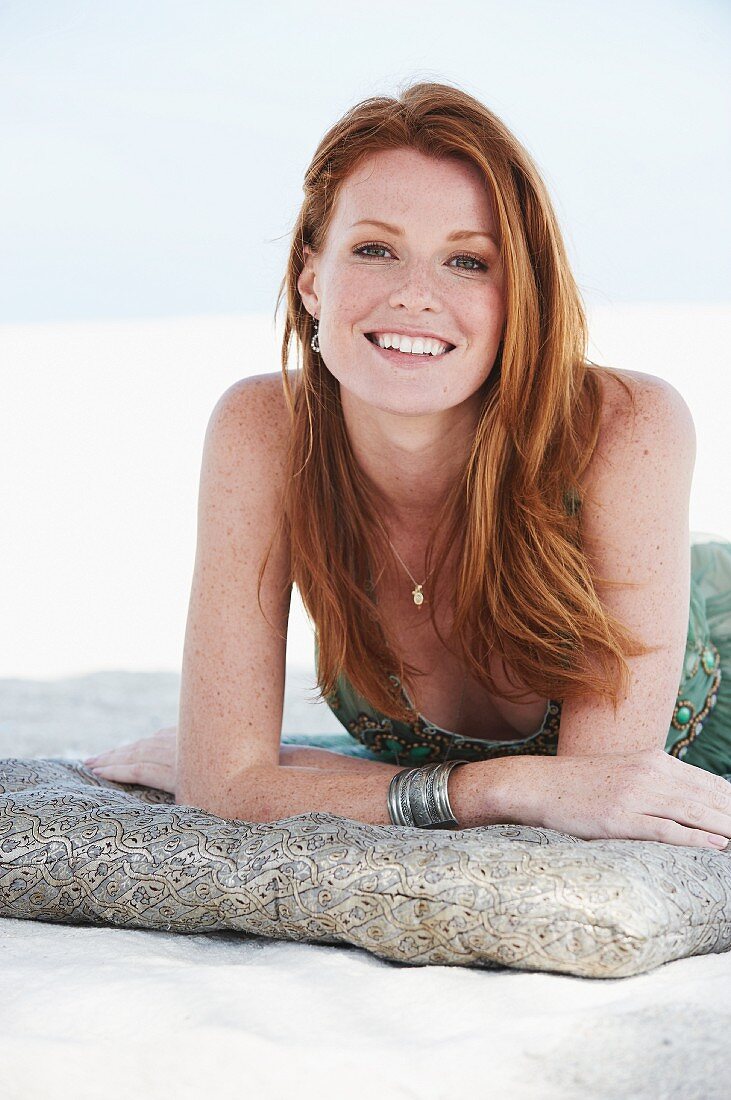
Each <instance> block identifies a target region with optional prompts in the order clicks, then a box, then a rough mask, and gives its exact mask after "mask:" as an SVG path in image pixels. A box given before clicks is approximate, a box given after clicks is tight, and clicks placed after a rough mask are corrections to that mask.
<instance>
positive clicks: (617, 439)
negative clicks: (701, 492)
mask: <svg viewBox="0 0 731 1100" xmlns="http://www.w3.org/2000/svg"><path fill="white" fill-rule="evenodd" d="M628 381H629V383H630V385H631V386H632V388H633V390H634V392H635V396H636V415H635V416H634V417H633V415H632V410H631V406H630V404H629V398H628V397H627V395H626V394H625V393H624V391H623V390H622V389H621V387H620V386H619V384H618V383H617V382H616V381H614V380H611V387H612V389H611V390H609V391H608V392H607V393H606V398H607V400H606V404H605V412H604V415H603V420H602V427H601V432H600V437H599V443H598V446H597V449H596V451H595V455H594V456H593V458H592V462H591V465H590V468H589V470H588V473H587V480H586V489H587V490H588V493H589V494H590V495H588V496H586V497H585V499H584V502H583V504H582V510H581V523H582V539H583V545H584V549H585V551H586V554H587V557H588V559H589V561H590V563H591V565H592V570H593V573H594V575H595V576H596V577H597V578H608V579H609V580H612V581H617V582H620V583H619V584H618V585H617V586H616V587H615V586H613V585H610V584H605V583H603V581H602V580H601V579H597V583H596V590H597V594H598V596H599V598H600V599H601V601H602V604H603V605H604V606H605V607H606V608H607V609H608V610H609V611H611V612H612V614H613V615H614V616H615V617H616V618H617V619H618V620H619V621H620V622H621V623H622V624H623V625H625V626H626V627H628V628H629V629H630V630H631V631H632V633H633V634H634V635H635V636H636V637H637V638H638V639H639V640H641V641H642V642H644V643H645V644H647V645H653V646H659V647H660V648H659V649H658V650H657V651H656V652H654V653H650V654H648V655H646V656H644V657H630V658H628V659H627V663H628V665H629V668H630V672H631V685H630V689H629V692H628V694H627V695H626V696H625V697H624V698H620V700H619V705H618V707H617V711H616V714H615V712H614V710H613V708H612V704H611V701H610V700H607V699H605V698H602V697H600V696H596V695H593V696H585V697H583V698H567V699H564V701H563V708H562V712H561V729H560V734H559V743H558V755H559V756H564V755H571V756H576V755H589V756H592V755H596V754H599V753H613V752H621V751H625V752H632V751H637V750H640V749H651V748H658V749H664V747H665V741H666V738H667V732H668V729H669V728H670V722H671V719H672V715H673V709H674V706H675V701H676V698H677V692H678V685H679V683H680V679H681V676H682V668H683V658H684V655H685V642H686V636H687V629H688V607H689V601H690V530H689V514H688V513H689V499H690V488H691V480H692V476H693V467H694V463H695V451H696V438H695V429H694V425H693V418H692V416H691V414H690V410H689V409H688V406H687V404H686V403H685V401H684V399H683V398H682V396H681V395H680V394H679V393H678V391H677V390H675V389H674V388H673V387H672V386H671V385H670V384H669V383H668V382H665V381H664V380H663V379H661V378H655V377H654V376H652V375H646V374H639V373H632V372H628ZM605 385H610V383H609V382H605ZM615 387H616V389H615ZM625 582H632V586H629V587H626V586H625Z"/></svg>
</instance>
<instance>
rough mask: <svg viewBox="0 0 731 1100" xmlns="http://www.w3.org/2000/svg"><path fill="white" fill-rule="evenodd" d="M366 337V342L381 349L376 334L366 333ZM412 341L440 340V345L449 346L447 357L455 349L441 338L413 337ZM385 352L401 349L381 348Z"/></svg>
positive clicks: (443, 353)
mask: <svg viewBox="0 0 731 1100" xmlns="http://www.w3.org/2000/svg"><path fill="white" fill-rule="evenodd" d="M389 331H390V330H389ZM364 335H365V338H366V340H370V342H371V343H372V344H374V345H375V346H376V347H377V348H381V345H380V344H379V343H378V341H377V340H376V334H375V332H366V333H364ZM411 339H412V340H438V341H439V343H440V344H446V345H447V348H446V351H443V352H442V355H447V354H448V353H449V352H450V351H453V350H454V348H455V345H454V344H450V343H449V341H448V340H443V339H442V337H441V336H412V337H411ZM384 350H388V351H398V350H399V349H398V348H388V349H384V348H381V351H384ZM406 354H408V355H410V354H411V352H407V353H406ZM432 358H433V359H439V358H440V356H438V355H435V356H432Z"/></svg>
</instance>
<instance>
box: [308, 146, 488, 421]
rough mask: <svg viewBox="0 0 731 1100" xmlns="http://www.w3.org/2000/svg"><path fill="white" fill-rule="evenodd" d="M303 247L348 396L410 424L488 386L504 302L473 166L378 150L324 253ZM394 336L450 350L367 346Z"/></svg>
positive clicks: (356, 175) (314, 307)
mask: <svg viewBox="0 0 731 1100" xmlns="http://www.w3.org/2000/svg"><path fill="white" fill-rule="evenodd" d="M374 219H375V221H376V222H381V223H388V227H387V226H386V225H384V224H380V225H378V224H374ZM356 223H361V224H356ZM462 233H464V234H465V235H464V236H463V237H460V239H455V238H456V236H457V234H462ZM307 251H308V257H307V262H306V265H305V269H304V271H303V272H302V274H301V276H300V280H299V283H298V286H299V290H300V293H301V295H302V299H303V302H304V304H305V306H306V308H307V309H308V310H309V312H310V313H311V314H312V315H313V316H316V317H318V318H319V322H320V324H319V339H320V349H321V355H322V359H323V362H324V363H325V365H326V366H327V368H328V370H329V371H330V372H331V373H332V374H333V375H334V377H335V378H337V380H338V381H339V383H340V386H341V394H342V396H343V397H344V396H345V394H343V392H342V391H343V390H346V391H349V397H352V398H353V399H354V400H355V402H356V404H357V401H358V400H360V401H363V402H366V403H367V404H368V405H370V406H372V407H375V408H378V409H381V410H383V411H387V412H391V413H400V414H402V415H412V416H413V415H420V414H421V415H424V414H428V413H435V412H440V411H443V410H445V409H448V408H452V407H453V406H456V405H459V404H460V403H462V402H464V401H466V400H467V399H468V398H470V397H471V396H472V395H473V394H475V392H476V391H477V390H478V389H479V388H480V387H481V386H482V384H483V383H484V381H485V379H486V378H487V377H488V375H489V374H490V371H491V370H492V367H493V364H494V361H495V357H496V354H497V350H498V346H499V344H500V339H501V336H502V334H503V327H504V321H505V295H504V285H503V270H502V264H501V262H500V254H499V248H498V233H497V228H496V222H495V217H494V212H493V208H492V202H491V198H490V195H489V193H488V191H487V189H486V187H485V184H484V182H483V179H482V176H481V174H480V173H479V171H478V170H477V169H476V168H475V167H474V166H473V165H472V164H469V163H465V162H462V161H458V160H449V159H440V160H437V159H434V158H432V157H427V156H424V155H423V154H422V153H419V152H417V151H416V150H414V149H409V148H399V149H393V150H387V151H384V152H379V153H376V154H373V156H371V157H369V158H368V160H367V161H365V162H363V164H361V165H360V166H359V168H357V169H356V170H355V171H354V172H353V173H352V175H351V176H350V177H349V178H348V179H347V180H346V181H345V182H344V183H343V185H342V187H341V190H340V193H339V195H338V198H337V201H336V203H335V208H334V211H333V217H332V221H331V223H330V227H329V230H328V233H327V239H326V241H325V245H324V247H323V248H322V249H321V251H320V252H319V253H317V254H312V253H310V250H309V249H308V250H307ZM397 333H398V334H407V335H408V334H411V335H414V336H417V335H419V334H424V335H433V336H434V337H436V338H438V339H439V340H441V341H443V342H446V343H447V344H448V345H449V348H450V349H451V350H447V351H446V353H442V354H438V355H436V356H432V355H430V354H418V353H416V354H414V353H409V352H407V351H399V350H389V351H385V352H384V351H381V350H380V349H379V348H378V347H377V346H375V345H374V343H373V342H372V341H373V339H374V336H373V334H377V335H378V336H381V337H384V336H385V335H386V334H397ZM417 347H418V345H417Z"/></svg>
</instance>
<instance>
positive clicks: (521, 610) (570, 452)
mask: <svg viewBox="0 0 731 1100" xmlns="http://www.w3.org/2000/svg"><path fill="white" fill-rule="evenodd" d="M399 147H408V148H411V149H415V150H417V151H419V152H421V153H424V154H426V155H428V156H431V157H437V158H444V157H450V158H454V157H457V158H459V159H460V160H462V161H466V162H469V163H471V164H473V165H475V166H476V167H477V168H478V169H479V170H480V172H481V173H482V176H483V178H484V180H485V182H486V186H487V187H488V188H489V191H490V192H491V194H492V196H493V200H494V208H495V210H496V214H497V219H498V223H499V241H500V249H501V254H502V262H503V266H504V270H505V286H506V321H505V329H504V333H503V338H502V341H501V343H500V346H499V349H498V353H497V356H496V360H495V363H494V365H493V368H492V371H491V373H490V375H489V377H488V379H487V382H486V384H485V387H484V400H483V402H482V407H481V413H480V416H479V420H478V423H477V427H476V430H475V433H474V439H473V440H472V445H471V449H470V451H469V455H468V457H467V460H466V462H465V463H464V467H463V469H462V472H461V475H460V476H459V477H458V478H457V479H456V480H455V482H454V484H453V485H452V486H451V488H450V490H449V491H448V492H447V493H446V495H445V497H444V499H443V502H442V504H441V514H440V522H439V523H437V524H436V526H435V532H434V535H433V536H432V538H431V539H430V541H429V545H428V547H427V553H426V565H425V573H426V572H427V571H429V572H430V573H433V574H434V575H435V576H436V577H439V576H441V575H442V570H443V566H444V563H445V561H446V559H447V557H448V555H450V554H451V553H453V552H454V548H455V547H456V548H457V555H458V556H457V559H456V560H457V562H458V565H457V570H456V580H455V582H454V586H453V587H452V586H451V582H449V586H447V587H446V590H445V591H443V592H437V591H435V592H434V595H433V598H432V599H431V600H430V602H429V608H430V615H431V617H432V622H433V624H434V628H435V630H436V631H437V634H438V636H439V637H440V638H441V639H442V642H443V643H444V644H445V645H446V644H451V647H452V649H453V652H456V653H457V654H459V656H460V657H461V659H462V660H463V661H464V663H465V665H466V667H467V669H468V671H469V672H470V673H471V675H472V676H474V678H475V679H476V680H477V681H479V682H481V683H482V684H483V685H484V686H485V687H486V689H488V690H489V691H491V692H492V693H493V694H494V695H496V696H499V697H500V696H501V697H503V698H506V699H512V700H519V699H524V698H525V694H526V692H525V690H522V691H521V690H517V691H502V692H501V691H499V689H498V685H497V684H496V683H495V682H494V679H493V678H492V677H491V675H490V671H489V657H490V654H491V652H492V650H493V648H494V647H496V651H497V653H498V654H499V655H500V656H501V657H502V659H503V661H504V663H505V669H506V672H507V674H508V679H509V681H510V683H511V684H513V686H515V682H514V680H513V678H512V677H511V675H510V670H511V669H512V670H513V672H514V673H515V674H516V675H517V677H518V682H519V683H520V682H522V683H523V684H524V685H527V686H528V690H529V691H531V692H536V693H538V694H540V695H543V696H545V697H548V698H555V699H563V698H565V697H567V696H569V695H586V694H590V693H594V692H597V693H599V694H601V695H604V696H606V697H609V698H610V699H612V701H613V704H614V708H615V712H616V707H617V705H618V692H619V690H620V682H621V690H626V688H627V686H628V684H629V680H630V670H629V666H628V665H627V661H626V657H627V656H638V655H641V654H644V653H647V652H650V651H651V650H650V648H649V647H646V646H644V645H642V644H640V643H639V642H638V641H637V639H635V638H634V637H633V636H632V635H631V634H630V633H629V632H628V631H627V630H626V628H625V627H624V626H623V625H622V624H621V623H620V622H619V621H618V620H617V619H616V618H615V617H614V616H613V615H612V614H611V613H610V612H609V611H608V610H607V609H605V607H604V606H603V605H602V603H601V601H600V599H599V597H598V595H597V592H596V588H595V583H596V581H597V580H599V579H601V581H602V582H603V583H605V584H619V583H622V584H624V583H628V582H619V581H612V580H611V579H609V578H606V577H602V578H598V577H595V576H593V575H592V571H591V568H590V564H589V561H588V559H587V556H586V554H585V551H584V548H583V546H582V537H581V489H580V486H579V478H580V477H581V474H582V472H583V471H584V470H585V469H586V467H587V465H588V463H589V461H590V459H591V456H592V454H593V452H594V449H595V446H596V443H597V438H598V434H599V425H600V416H601V406H602V388H601V386H600V384H599V381H598V379H597V376H596V375H597V373H598V372H599V371H604V372H606V373H607V374H612V375H613V376H614V377H615V378H617V379H618V380H619V381H620V382H621V384H622V385H623V386H624V388H625V390H626V391H627V393H628V394H629V396H630V400H631V401H633V395H632V392H631V389H630V387H629V386H628V385H627V384H626V382H625V381H624V379H622V378H621V376H620V375H619V374H617V373H616V372H615V371H613V370H611V368H608V367H599V366H598V365H597V364H594V363H592V362H591V361H590V360H588V359H587V357H586V352H587V343H588V332H587V324H586V317H585V313H584V309H583V306H582V302H581V297H580V294H579V291H578V288H577V286H576V283H575V281H574V278H573V275H572V272H571V269H570V267H569V263H568V259H567V256H566V252H565V248H564V244H563V241H562V238H561V233H560V230H559V226H558V222H557V219H556V215H555V213H554V210H553V207H552V204H551V201H550V198H549V195H548V192H547V190H546V187H545V185H544V183H543V181H542V179H541V177H540V174H539V172H538V170H537V168H536V166H535V164H534V162H533V160H532V159H531V157H530V156H529V154H528V153H527V151H526V150H525V149H524V148H523V146H522V145H521V144H520V142H519V141H518V140H517V138H516V137H515V136H514V135H513V134H512V133H511V132H510V131H509V130H508V128H507V127H506V126H505V125H504V123H503V122H501V121H500V119H499V118H497V117H496V116H495V115H494V114H493V113H492V112H491V111H490V110H488V108H487V107H485V106H484V105H483V104H482V103H480V102H479V101H478V100H476V99H474V98H473V97H472V96H470V95H468V94H467V93H465V92H463V91H461V90H460V89H458V88H456V87H453V86H450V85H447V84H441V83H416V84H413V85H411V86H410V87H408V88H406V89H405V90H404V91H402V92H401V93H400V94H399V96H398V98H391V97H386V96H375V97H373V98H369V99H366V100H364V101H363V102H361V103H358V104H357V105H356V106H354V107H352V108H351V109H350V110H348V111H347V112H346V114H345V115H344V116H343V117H342V118H341V119H340V120H339V121H338V122H336V123H335V125H334V126H332V127H331V129H330V130H328V132H327V133H326V134H325V136H324V137H323V139H322V141H321V142H320V144H319V146H318V148H317V150H316V151H315V155H314V157H313V158H312V161H311V163H310V165H309V167H308V169H307V172H306V174H305V179H304V201H303V202H302V206H301V208H300V211H299V215H298V217H297V220H296V224H295V226H294V229H293V232H292V239H291V248H290V253H289V260H288V263H287V271H286V275H285V277H284V279H283V280H282V284H281V287H280V291H279V295H278V297H277V303H276V307H275V317H276V314H277V312H278V310H279V306H280V303H281V301H282V298H283V297H284V295H285V294H286V303H287V313H286V321H285V328H284V336H283V340H282V348H281V358H282V374H283V380H284V390H285V395H286V400H287V405H288V408H289V413H290V418H291V432H290V437H289V454H288V460H287V461H288V473H289V476H288V477H287V481H286V487H285V493H284V499H283V507H282V513H281V515H280V517H279V526H278V528H277V531H276V532H275V535H274V537H273V539H272V544H271V545H273V544H274V540H275V539H276V538H277V536H278V534H279V533H280V528H281V527H282V526H283V527H284V528H286V536H287V538H288V540H289V545H290V548H291V574H290V576H291V582H293V583H294V584H296V586H297V588H298V590H299V592H300V595H301V598H302V602H303V604H304V607H305V609H306V611H307V613H308V615H309V617H310V619H311V621H312V623H313V625H314V627H315V628H316V630H317V635H318V650H319V652H318V659H317V682H318V687H319V697H320V698H322V697H324V696H327V695H329V694H330V693H331V692H334V691H335V689H336V686H337V680H338V677H339V676H340V675H345V676H346V677H347V678H348V679H349V680H350V682H351V684H352V685H353V687H354V688H355V689H356V691H357V692H359V694H360V695H361V696H362V697H363V698H365V699H367V700H368V701H369V702H370V704H371V705H372V706H373V707H374V708H376V709H377V710H379V711H380V712H381V713H383V714H384V715H387V716H388V717H391V718H394V719H402V720H407V721H409V720H412V721H413V718H414V713H415V712H418V711H419V709H420V708H419V705H418V690H417V688H416V684H415V683H414V680H413V677H415V676H417V675H421V670H420V669H418V668H417V667H416V666H414V665H412V664H408V663H405V662H404V660H403V657H402V656H401V655H400V654H399V653H398V652H397V651H396V647H395V645H394V644H393V641H392V638H391V636H390V633H389V628H388V623H387V622H385V621H383V618H382V616H381V614H380V613H379V608H378V605H377V603H376V602H375V600H374V599H373V595H372V593H373V591H374V589H375V585H376V584H377V581H378V578H379V577H380V576H381V575H382V573H383V570H384V568H385V567H386V564H387V563H388V562H389V560H390V561H391V563H393V557H392V551H391V548H390V546H389V542H388V537H387V533H386V530H385V528H384V526H383V524H382V521H381V519H380V518H379V517H380V513H381V509H380V501H379V493H378V490H377V488H376V486H375V485H374V484H373V482H372V480H371V479H370V478H369V477H368V476H367V475H366V473H365V471H364V470H363V469H362V468H361V467H360V465H359V463H358V462H357V460H356V458H355V456H354V454H353V451H352V449H351V446H350V443H349V439H348V434H347V432H346V427H345V422H344V419H343V412H342V406H341V403H340V390H339V384H338V383H337V381H336V380H335V379H334V377H333V375H332V374H331V373H330V371H329V370H328V368H327V366H326V364H325V363H324V362H323V360H322V358H321V356H320V355H319V354H318V353H316V352H314V351H313V350H312V349H311V347H310V340H311V337H312V334H313V325H312V318H311V316H310V314H309V313H308V311H307V310H306V308H305V306H304V304H303V302H302V300H301V297H300V294H299V291H298V287H297V281H298V278H299V275H300V273H301V271H302V269H303V266H304V264H305V251H304V248H305V245H308V246H309V247H310V249H312V251H313V252H315V253H317V252H318V251H320V249H321V248H322V246H323V244H324V242H325V240H326V237H327V232H328V226H329V224H330V221H331V217H332V213H333V208H334V205H335V201H336V199H337V196H338V193H339V190H340V188H341V187H342V185H343V182H344V181H345V180H346V179H347V178H348V177H349V176H350V174H351V173H352V172H353V171H354V170H355V169H356V168H358V167H359V165H360V164H361V162H362V161H363V160H364V158H366V157H369V156H370V155H372V154H374V153H376V152H379V151H381V150H387V149H394V148H399ZM293 340H294V342H295V346H296V350H297V368H296V370H295V371H294V372H292V373H293V374H294V379H293V380H292V379H290V371H289V369H288V364H289V362H290V350H291V343H292V341H293ZM589 367H591V368H594V369H589ZM440 533H441V537H439V536H440ZM271 545H270V548H269V549H270V551H271ZM268 557H269V552H268V553H267V555H266V556H265V558H264V561H263V562H262V565H261V568H260V571H259V590H260V589H261V581H262V577H263V574H264V570H265V568H266V563H267V560H268ZM430 566H431V568H430ZM438 588H439V586H437V589H438ZM442 595H443V597H444V598H446V599H448V600H450V601H451V608H452V609H453V620H452V622H453V628H452V638H451V640H450V643H448V642H446V641H445V639H444V638H442V635H441V633H439V628H438V626H437V624H436V621H435V619H434V612H435V609H436V607H437V606H438V605H439V599H440V598H441V596H442ZM260 606H261V602H260ZM394 676H395V677H396V678H397V680H394ZM398 684H400V685H405V686H407V687H408V688H410V692H409V694H410V695H411V698H412V700H414V701H415V703H414V708H413V709H412V708H411V707H410V706H408V704H407V701H406V700H405V699H404V698H403V696H402V694H401V693H400V691H399V690H398Z"/></svg>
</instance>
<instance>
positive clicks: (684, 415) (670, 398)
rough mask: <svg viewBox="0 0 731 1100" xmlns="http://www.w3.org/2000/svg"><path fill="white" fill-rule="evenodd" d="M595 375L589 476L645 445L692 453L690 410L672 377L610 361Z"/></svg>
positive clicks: (639, 451)
mask: <svg viewBox="0 0 731 1100" xmlns="http://www.w3.org/2000/svg"><path fill="white" fill-rule="evenodd" d="M596 376H597V379H598V381H599V385H600V389H601V392H602V410H601V419H600V428H599V438H598V440H597V446H596V450H595V452H594V455H593V456H592V460H591V462H590V464H589V467H588V468H587V475H589V477H591V476H592V475H594V476H596V475H598V474H599V473H600V471H601V472H602V473H606V470H607V468H612V467H616V466H617V465H618V464H619V463H622V462H626V461H631V456H632V454H634V455H635V456H639V455H643V454H647V453H648V452H649V451H650V450H652V451H660V452H661V453H662V454H663V455H664V454H668V455H669V454H670V452H671V451H674V450H677V451H678V452H681V453H685V454H692V456H693V458H694V457H695V446H696V437H695V427H694V423H693V416H692V414H691V411H690V409H689V407H688V404H687V402H686V401H685V398H684V397H683V395H682V394H681V393H680V392H679V390H677V389H676V388H675V386H673V385H672V383H670V382H668V381H667V379H665V378H660V377H658V376H657V375H654V374H647V373H644V372H642V371H631V370H619V369H617V368H615V367H613V368H611V370H601V371H596ZM623 383H624V384H623Z"/></svg>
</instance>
